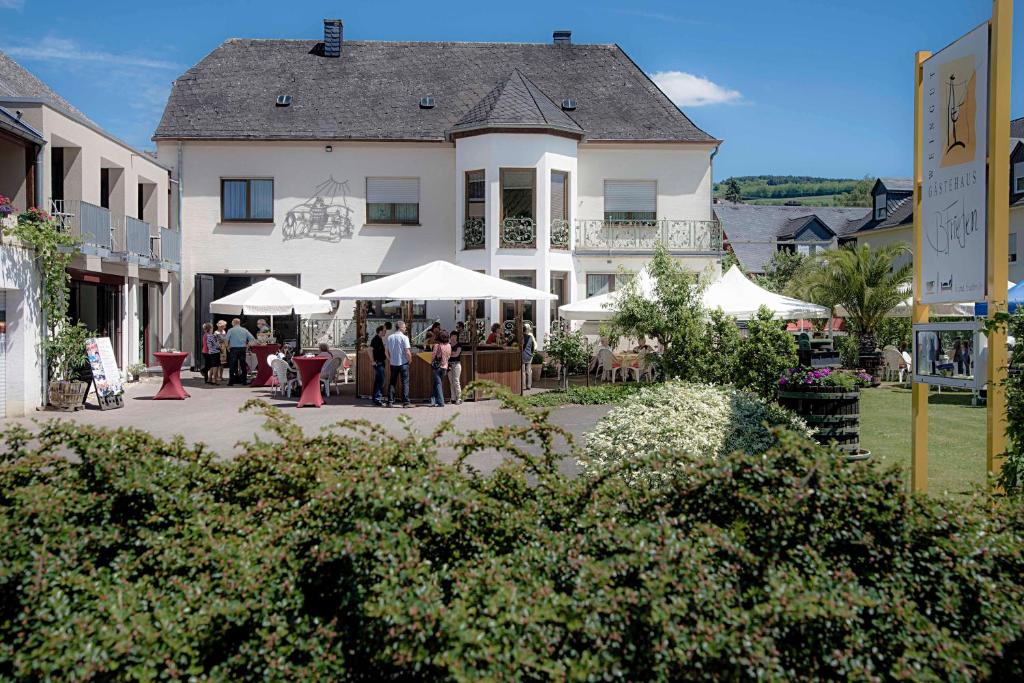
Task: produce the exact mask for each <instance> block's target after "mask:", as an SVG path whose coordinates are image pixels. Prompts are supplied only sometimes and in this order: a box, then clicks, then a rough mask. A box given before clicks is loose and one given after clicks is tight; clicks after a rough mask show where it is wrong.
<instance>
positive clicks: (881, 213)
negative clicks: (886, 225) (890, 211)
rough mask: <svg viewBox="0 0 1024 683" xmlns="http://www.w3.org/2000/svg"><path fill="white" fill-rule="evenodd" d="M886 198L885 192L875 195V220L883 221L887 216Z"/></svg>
mask: <svg viewBox="0 0 1024 683" xmlns="http://www.w3.org/2000/svg"><path fill="white" fill-rule="evenodd" d="M885 202H886V197H885V193H884V192H879V193H878V194H876V195H875V220H876V221H883V220H885V217H886V215H887V213H886V209H885Z"/></svg>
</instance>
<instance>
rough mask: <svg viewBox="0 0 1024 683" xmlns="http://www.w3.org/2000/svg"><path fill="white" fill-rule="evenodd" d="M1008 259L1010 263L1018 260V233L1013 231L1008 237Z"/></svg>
mask: <svg viewBox="0 0 1024 683" xmlns="http://www.w3.org/2000/svg"><path fill="white" fill-rule="evenodd" d="M1007 242H1008V244H1007V261H1008V262H1009V263H1016V262H1017V233H1016V232H1011V233H1010V235H1009V237H1008V238H1007Z"/></svg>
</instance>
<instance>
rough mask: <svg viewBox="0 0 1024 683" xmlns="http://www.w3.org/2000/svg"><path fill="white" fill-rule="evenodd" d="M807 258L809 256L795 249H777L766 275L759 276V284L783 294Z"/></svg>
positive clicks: (767, 266)
mask: <svg viewBox="0 0 1024 683" xmlns="http://www.w3.org/2000/svg"><path fill="white" fill-rule="evenodd" d="M807 259H808V257H807V256H804V255H803V254H799V253H797V252H795V251H786V250H777V251H776V252H775V253H773V254H772V258H771V260H770V261H768V263H767V265H766V266H765V271H764V275H759V276H758V277H757V284H759V285H760V286H761V287H764V288H765V289H767V290H769V291H772V292H776V293H778V294H782V293H783V292H785V291H786V288H787V287H789V283H790V281H791V280H792V279H793V276H794V275H795V274H796V272H797V271H798V270H800V268H801V266H803V264H804V263H805V262H806V261H807Z"/></svg>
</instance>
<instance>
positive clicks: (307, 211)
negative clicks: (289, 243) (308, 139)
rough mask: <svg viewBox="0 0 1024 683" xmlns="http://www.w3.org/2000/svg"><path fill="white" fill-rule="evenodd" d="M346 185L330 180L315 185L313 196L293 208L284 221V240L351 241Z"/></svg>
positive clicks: (346, 182) (351, 227) (350, 211)
mask: <svg viewBox="0 0 1024 683" xmlns="http://www.w3.org/2000/svg"><path fill="white" fill-rule="evenodd" d="M348 194H349V187H348V181H347V180H342V181H340V182H339V181H337V180H335V179H334V177H333V176H331V177H329V178H328V179H327V180H325V181H323V182H322V183H320V184H319V185H317V186H316V187H315V188H314V190H313V196H312V197H310V198H309V199H307V200H306V201H304V202H302V203H301V204H297V205H296V206H293V207H292V208H291V209H290V210H289V211H288V213H287V214H285V217H284V226H283V228H282V229H283V232H284V238H285V239H286V240H293V239H298V238H300V237H307V238H312V239H318V240H325V241H328V242H338V241H340V240H342V239H346V238H350V237H352V233H353V230H354V227H353V225H352V209H351V208H350V207H349V205H348Z"/></svg>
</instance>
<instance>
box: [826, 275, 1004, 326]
mask: <svg viewBox="0 0 1024 683" xmlns="http://www.w3.org/2000/svg"><path fill="white" fill-rule="evenodd" d="M1006 287H1007V289H1012V288H1013V283H1012V282H1010V281H1009V280H1007V282H1006ZM906 291H907V292H909V291H910V286H909V285H908V286H907V287H906ZM838 310H839V311H840V312H841V313H840V314H845V313H846V311H845V310H844V309H843V308H842V307H840V308H839V309H838ZM913 312H914V297H913V295H911V296H908V297H907V298H906V299H904V300H903V301H901V302H899V303H898V304H897V305H896V308H894V309H892V310H891V311H890V312H889V317H891V318H909V317H910V316H911V314H913ZM928 317H929V318H973V317H974V302H973V301H963V302H960V303H946V304H931V305H930V306H929V307H928Z"/></svg>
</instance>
